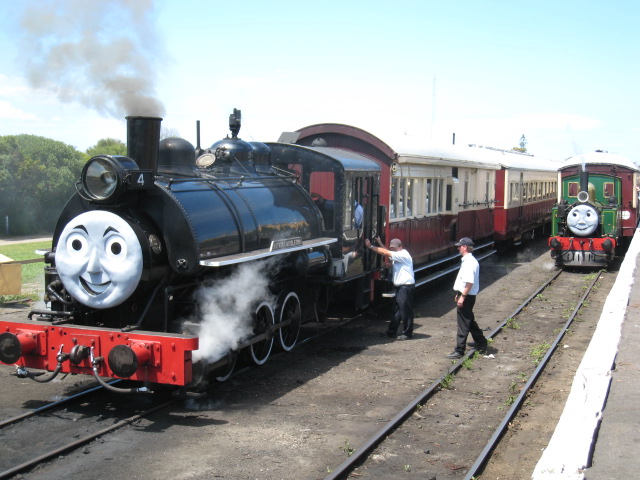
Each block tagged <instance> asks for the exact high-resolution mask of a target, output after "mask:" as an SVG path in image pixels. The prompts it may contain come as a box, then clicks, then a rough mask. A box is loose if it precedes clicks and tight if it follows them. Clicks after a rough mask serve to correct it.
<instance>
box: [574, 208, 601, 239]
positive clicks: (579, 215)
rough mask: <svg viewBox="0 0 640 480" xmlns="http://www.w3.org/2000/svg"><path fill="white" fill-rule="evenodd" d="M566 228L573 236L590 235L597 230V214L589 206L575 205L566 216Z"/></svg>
mask: <svg viewBox="0 0 640 480" xmlns="http://www.w3.org/2000/svg"><path fill="white" fill-rule="evenodd" d="M567 226H568V227H569V230H571V231H572V232H573V233H574V234H575V235H578V236H581V237H586V236H587V235H591V234H592V233H593V232H595V231H596V228H598V212H597V211H596V209H595V208H594V207H592V206H591V205H587V204H582V205H576V206H575V207H573V208H572V209H571V211H569V214H568V215H567Z"/></svg>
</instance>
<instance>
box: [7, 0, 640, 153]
mask: <svg viewBox="0 0 640 480" xmlns="http://www.w3.org/2000/svg"><path fill="white" fill-rule="evenodd" d="M87 6H89V7H91V10H90V11H88V10H85V9H86V7H87ZM107 7H108V8H107ZM0 8H2V11H3V12H6V13H7V14H6V15H3V16H2V18H0V41H1V42H2V43H1V45H2V47H3V48H2V49H0V135H9V134H20V133H28V134H34V135H41V136H45V137H50V138H54V139H56V140H60V141H63V142H65V143H68V144H70V145H73V146H75V147H77V148H79V149H81V150H84V149H86V148H88V147H90V146H92V145H94V144H95V143H96V142H97V141H98V140H99V139H101V138H105V137H114V138H119V139H121V140H123V141H124V140H125V139H126V132H125V123H124V117H125V116H126V115H128V114H141V113H147V112H148V110H144V109H143V110H144V111H142V110H138V111H135V110H136V108H140V107H136V106H127V107H125V106H123V104H120V103H118V102H116V101H115V100H113V98H115V97H116V96H117V95H111V94H110V93H109V91H108V90H106V89H105V87H104V84H101V83H99V82H96V83H95V85H94V84H93V82H94V79H96V78H97V77H100V76H101V75H103V74H105V73H110V72H118V71H121V72H124V73H125V74H129V73H130V71H131V70H136V69H138V70H139V71H138V72H137V73H138V74H141V77H142V78H143V80H144V82H143V83H144V89H145V90H144V92H145V95H146V96H153V97H155V99H156V100H157V102H159V103H161V104H162V106H163V109H164V113H162V114H161V115H162V116H163V118H164V122H163V126H164V127H166V128H169V129H173V130H174V131H178V132H179V133H180V134H181V135H182V136H183V137H185V138H186V139H188V140H190V141H191V142H193V143H195V141H196V135H195V124H196V120H200V121H201V127H202V144H203V146H208V145H210V144H212V143H213V142H215V141H217V140H218V139H220V138H222V137H224V136H225V135H226V134H227V132H228V125H227V123H228V117H229V114H230V113H231V111H232V109H233V108H238V109H241V110H242V116H243V127H242V130H241V131H240V136H241V137H242V138H244V139H246V140H257V141H275V140H277V139H278V137H279V135H280V133H281V132H283V131H292V130H296V129H299V128H302V127H304V126H307V125H311V124H315V123H323V122H337V123H345V124H350V125H354V126H357V127H360V128H363V129H365V130H367V131H369V132H371V133H373V134H374V135H377V136H378V137H380V138H381V139H382V140H383V141H385V142H387V143H388V144H389V145H390V146H391V147H394V144H399V143H400V142H401V140H400V138H401V137H402V136H405V135H406V136H411V137H416V138H417V139H418V140H419V141H420V142H424V144H425V145H428V144H430V143H435V144H442V143H451V141H452V137H453V134H454V133H455V137H456V143H458V144H467V143H472V144H479V145H486V146H493V147H499V148H511V147H514V146H518V144H519V140H520V137H521V135H523V134H524V135H525V136H526V139H527V141H528V144H527V148H528V150H529V151H530V152H531V153H534V154H537V155H542V156H545V157H549V158H553V159H564V158H567V157H569V156H572V155H575V154H579V153H585V152H590V151H593V150H595V149H604V150H607V151H610V152H615V153H619V154H622V155H625V156H627V157H629V158H630V159H632V160H634V161H636V162H640V155H638V152H640V135H639V134H640V95H639V94H638V90H639V88H640V62H639V61H638V60H639V58H638V57H639V52H640V34H639V33H638V32H637V25H638V24H639V23H640V4H639V3H638V2H632V1H626V2H602V1H592V0H583V1H573V0H568V1H557V0H556V1H547V0H541V1H537V2H514V1H488V2H479V1H466V0H461V1H457V2H453V3H452V2H443V1H441V0H440V1H431V0H416V1H413V0H406V1H398V2H390V1H378V0H362V1H359V0H358V1H356V0H352V1H349V0H342V1H333V0H326V1H324V2H300V1H299V0H297V1H277V0H274V1H267V0H261V1H259V0H256V1H242V0H235V1H228V2H222V1H218V0H209V1H204V0H203V1H196V0H181V1H177V0H176V1H173V0H156V1H152V0H135V1H134V0H131V1H125V0H120V1H115V0H111V1H110V2H100V1H96V0H94V1H86V0H66V1H65V0H58V1H55V2H53V1H44V0H41V1H36V0H23V1H21V2H16V1H15V0H0ZM114 10H115V11H116V13H112V12H113V11H114ZM118 11H119V12H120V13H118ZM122 12H125V13H122ZM25 13H27V15H26V17H24V18H27V19H29V24H28V25H25V24H24V23H23V22H22V21H21V18H23V15H24V14H25ZM38 21H39V22H41V23H39V24H38V23H37V22H38ZM27 32H28V34H27ZM83 35H84V36H83ZM127 38H130V39H131V44H130V45H131V47H130V48H129V49H128V50H127V49H126V47H125V50H126V52H125V53H127V54H128V56H127V57H126V58H127V61H128V62H130V63H129V64H127V65H125V66H124V67H123V66H118V65H116V64H115V63H117V62H115V63H114V62H112V61H111V58H116V56H114V57H110V55H111V53H112V52H111V50H109V49H110V48H111V47H116V46H118V47H119V48H121V49H122V45H123V44H122V41H123V39H124V40H126V39H127ZM94 42H95V43H94ZM67 44H71V45H73V44H75V47H77V48H76V49H72V50H70V51H72V52H74V53H73V55H74V57H73V58H74V61H70V60H69V58H64V56H61V55H58V56H55V55H53V53H54V51H57V50H54V49H53V48H51V47H52V46H58V47H62V46H65V45H67ZM87 51H89V53H87ZM124 57H125V56H124V55H123V52H122V50H121V51H120V53H119V56H117V58H119V59H121V58H124ZM117 85H118V84H115V87H114V84H113V81H112V82H111V84H109V87H114V88H115V90H114V91H116V92H118V93H119V90H118V86H117ZM96 99H98V100H96ZM134 103H135V102H134ZM156 105H157V104H156ZM131 109H133V111H127V110H131ZM160 109H162V108H160ZM396 139H398V140H396ZM411 143H414V142H411Z"/></svg>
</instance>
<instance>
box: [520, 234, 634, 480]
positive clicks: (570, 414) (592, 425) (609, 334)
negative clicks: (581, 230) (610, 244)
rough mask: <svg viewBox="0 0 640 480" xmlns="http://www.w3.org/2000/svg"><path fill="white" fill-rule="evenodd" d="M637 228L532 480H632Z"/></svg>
mask: <svg viewBox="0 0 640 480" xmlns="http://www.w3.org/2000/svg"><path fill="white" fill-rule="evenodd" d="M639 266H640V229H638V230H636V234H635V236H634V238H633V241H632V242H631V246H630V247H629V250H628V252H627V255H626V257H625V260H624V261H623V263H622V266H621V267H620V271H619V273H618V277H617V279H616V283H615V284H614V286H613V288H612V289H611V293H610V294H609V296H608V297H607V301H606V303H605V305H604V307H603V311H602V315H601V317H600V320H599V321H598V326H597V328H596V331H595V333H594V336H593V339H592V340H591V343H590V344H589V348H588V349H587V352H586V353H585V355H584V358H583V360H582V363H581V364H580V367H579V368H578V371H577V372H576V375H575V377H574V381H573V385H572V387H571V392H570V393H569V398H568V399H567V403H566V405H565V409H564V411H563V413H562V416H561V418H560V420H559V422H558V425H557V427H556V430H555V433H554V434H553V436H552V438H551V440H550V442H549V445H548V446H547V448H546V449H545V450H544V452H543V454H542V456H541V457H540V460H539V461H538V464H537V465H536V468H535V470H534V472H533V473H532V479H534V480H552V479H553V480H555V479H558V480H560V479H562V480H568V479H571V480H574V479H575V480H584V479H586V480H629V479H635V478H640V452H639V451H638V447H640V361H639V360H638V353H637V349H638V347H640V288H638V285H639V284H640V268H638V267H639Z"/></svg>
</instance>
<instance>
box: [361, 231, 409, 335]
mask: <svg viewBox="0 0 640 480" xmlns="http://www.w3.org/2000/svg"><path fill="white" fill-rule="evenodd" d="M375 240H376V242H377V243H378V245H379V246H373V245H371V242H370V241H369V239H368V238H367V239H365V241H364V244H365V245H366V247H367V248H370V249H371V250H373V251H374V252H375V253H378V254H380V255H384V256H385V257H388V258H389V259H390V260H391V262H392V267H393V284H394V285H395V287H396V296H395V297H394V304H393V318H392V319H391V322H390V323H389V328H388V330H387V332H386V335H387V337H389V338H391V337H395V335H396V333H397V331H398V326H399V325H400V320H402V326H403V331H402V335H400V336H399V337H398V340H409V339H410V338H411V337H412V336H413V295H414V291H415V283H416V280H415V277H414V274H413V259H412V258H411V255H410V254H409V252H407V251H406V250H405V249H404V248H403V247H402V242H401V241H400V240H399V239H397V238H394V239H393V240H391V241H390V242H389V249H386V248H384V244H383V243H382V241H381V240H380V237H376V238H375Z"/></svg>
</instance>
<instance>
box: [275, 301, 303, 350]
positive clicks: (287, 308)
mask: <svg viewBox="0 0 640 480" xmlns="http://www.w3.org/2000/svg"><path fill="white" fill-rule="evenodd" d="M278 305H279V306H280V321H281V322H285V321H289V322H290V323H289V324H288V325H286V326H284V327H282V328H280V329H279V330H278V333H279V334H280V345H282V349H283V350H285V351H286V352H288V351H290V350H291V349H292V348H293V347H294V346H295V344H296V342H297V341H298V334H299V333H300V320H301V318H302V308H301V307H300V299H299V298H298V295H296V293H295V292H289V293H288V294H287V296H286V297H284V300H282V302H278Z"/></svg>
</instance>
